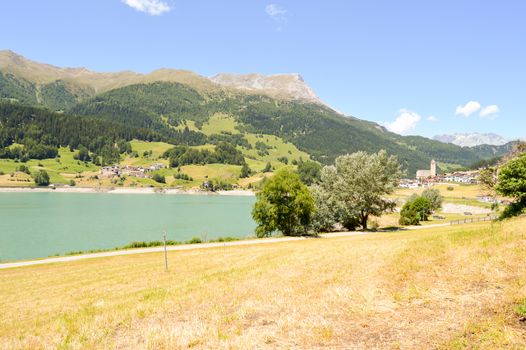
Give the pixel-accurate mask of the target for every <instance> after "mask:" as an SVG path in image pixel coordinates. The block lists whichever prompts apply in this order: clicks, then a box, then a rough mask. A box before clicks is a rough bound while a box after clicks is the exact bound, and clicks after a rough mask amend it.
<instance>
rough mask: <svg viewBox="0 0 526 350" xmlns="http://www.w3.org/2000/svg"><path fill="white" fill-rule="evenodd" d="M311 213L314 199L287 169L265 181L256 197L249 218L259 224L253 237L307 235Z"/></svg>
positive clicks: (295, 174)
mask: <svg viewBox="0 0 526 350" xmlns="http://www.w3.org/2000/svg"><path fill="white" fill-rule="evenodd" d="M313 212H314V199H313V197H312V195H311V193H310V192H309V189H308V188H307V186H305V185H304V184H303V183H302V182H301V181H300V178H299V176H298V174H297V173H295V172H293V171H291V170H290V169H288V168H283V169H281V170H279V171H278V172H277V173H276V174H275V175H274V176H273V177H271V178H270V179H268V180H267V181H266V182H265V183H264V184H263V187H262V189H261V191H260V192H259V193H258V194H257V201H256V204H255V205H254V209H253V210H252V216H253V218H254V220H255V221H256V222H257V223H258V227H257V228H256V235H257V236H258V237H265V236H269V235H271V234H272V233H273V232H275V231H279V232H281V233H282V234H283V235H285V236H297V235H301V234H305V233H307V230H308V227H309V225H310V223H311V218H312V213H313Z"/></svg>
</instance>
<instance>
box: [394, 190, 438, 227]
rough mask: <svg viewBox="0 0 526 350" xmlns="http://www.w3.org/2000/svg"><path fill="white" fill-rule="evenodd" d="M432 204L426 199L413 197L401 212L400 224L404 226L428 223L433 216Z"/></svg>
mask: <svg viewBox="0 0 526 350" xmlns="http://www.w3.org/2000/svg"><path fill="white" fill-rule="evenodd" d="M431 206H432V204H431V202H430V200H429V199H427V198H424V197H418V196H416V197H411V198H409V200H408V201H407V202H406V203H405V204H404V206H403V207H402V210H401V211H400V219H399V220H398V223H399V224H400V225H402V226H408V225H418V224H419V223H420V221H427V220H428V216H429V215H431V212H432V210H431Z"/></svg>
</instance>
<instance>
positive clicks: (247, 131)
mask: <svg viewBox="0 0 526 350" xmlns="http://www.w3.org/2000/svg"><path fill="white" fill-rule="evenodd" d="M284 78H287V77H284ZM257 79H266V78H264V77H260V76H258V77H257ZM274 79H276V78H274ZM280 79H281V78H280ZM280 79H278V80H268V81H267V83H268V82H269V81H270V82H271V83H272V85H271V86H272V94H270V93H269V92H268V89H260V90H258V89H256V88H253V86H254V84H251V85H250V86H249V87H250V89H247V87H246V86H240V87H239V88H237V87H236V86H237V85H236V84H231V83H229V84H224V82H223V84H220V83H217V82H216V81H214V80H212V79H208V78H206V77H202V76H199V75H197V74H195V73H192V72H188V71H175V70H168V69H164V70H158V71H155V72H152V73H150V74H146V75H142V74H138V73H134V72H118V73H96V72H92V71H89V70H86V69H84V68H59V67H54V66H50V65H44V64H40V63H38V62H34V61H30V60H27V59H25V58H23V57H22V56H19V55H16V54H15V53H13V52H10V51H1V52H0V100H4V101H5V100H9V101H15V102H18V103H20V104H23V105H28V106H40V107H45V108H48V109H50V110H52V111H61V112H65V113H66V114H68V115H77V116H82V117H88V120H89V123H92V124H90V125H95V124H96V121H95V120H104V121H106V122H112V123H117V124H112V125H119V127H117V129H121V127H120V126H123V127H124V126H125V128H124V130H130V129H133V130H141V131H140V132H139V134H141V135H140V136H141V137H139V138H138V139H140V140H150V139H153V140H163V141H166V142H169V143H171V144H174V145H178V144H184V145H190V146H205V145H207V144H217V143H218V142H229V143H232V144H233V145H236V146H237V147H247V148H248V144H247V141H246V137H248V135H274V136H276V137H278V138H280V139H281V140H283V142H286V143H291V144H293V145H294V146H295V147H297V148H298V149H299V150H300V151H303V152H305V153H307V154H308V155H310V157H311V158H312V159H313V160H315V161H317V162H320V163H322V164H331V163H333V162H334V160H335V159H336V158H337V157H338V156H340V155H344V154H351V153H354V152H357V151H366V152H369V153H374V152H379V151H380V150H386V151H387V152H388V153H389V154H392V155H396V156H397V157H398V159H399V161H400V163H401V165H402V168H403V169H404V170H405V171H406V176H410V177H412V175H413V174H414V172H415V171H416V170H417V169H425V168H427V167H428V164H429V161H430V159H436V160H437V161H438V164H439V168H440V167H441V166H442V167H444V168H445V167H446V166H457V167H467V166H469V165H471V164H474V163H477V162H484V161H485V160H487V159H490V158H495V157H499V156H501V155H503V154H505V153H506V152H507V151H509V150H510V148H511V146H512V144H506V145H503V146H487V145H481V146H477V147H459V146H456V145H453V144H445V143H442V142H439V141H434V140H431V139H427V138H424V137H420V136H400V135H398V134H394V133H391V132H389V131H387V130H386V129H385V128H383V127H382V126H380V125H378V124H376V123H373V122H368V121H363V120H360V119H358V118H355V117H351V116H344V115H342V114H340V113H338V112H336V111H334V110H333V109H331V108H330V107H328V106H326V105H324V104H322V103H321V102H319V101H317V100H316V99H311V100H306V99H304V98H299V97H298V98H296V97H295V95H290V94H288V95H287V94H285V93H283V94H281V93H280V87H279V81H280ZM216 80H217V79H216ZM223 80H224V79H223ZM231 80H234V81H235V77H232V76H229V81H231ZM284 81H287V80H286V79H285V80H284ZM289 83H290V82H289ZM276 84H278V85H276ZM287 84H288V83H287ZM287 84H285V85H284V88H285V87H286V86H288V85H287ZM294 84H296V86H297V87H298V89H299V90H301V89H302V88H304V90H305V91H307V88H308V86H306V84H305V83H304V82H303V81H302V80H301V79H299V78H298V79H296V80H295V81H294ZM302 84H305V86H302ZM256 85H257V84H256ZM308 91H311V90H308ZM10 108H12V107H10ZM39 113H40V114H42V113H44V112H43V111H41V112H39ZM218 113H220V114H222V115H226V116H228V117H230V118H231V119H232V120H233V123H234V124H235V130H234V131H235V133H237V134H239V135H233V134H228V133H224V132H222V131H220V132H216V133H212V134H211V133H207V132H205V131H204V130H202V126H203V125H204V124H206V123H207V122H209V121H210V120H211V118H212V117H213V116H214V115H217V114H218ZM56 118H58V119H60V117H59V116H58V115H57V116H56ZM73 120H74V118H66V119H65V120H64V122H67V123H70V122H71V123H74V125H77V124H75V123H76V122H73ZM55 131H56V130H52V131H50V132H51V135H52V136H53V137H55V138H56V137H57V135H54V134H53V133H54V132H55ZM9 132H12V131H9ZM4 133H5V132H4ZM61 137H62V136H61ZM244 139H245V140H244ZM86 142H87V141H83V143H82V145H84V143H86ZM90 142H91V141H90ZM261 142H262V141H261ZM84 146H86V147H87V145H84ZM267 146H269V145H267ZM73 147H75V146H73ZM269 147H270V146H269ZM88 148H89V147H88ZM98 151H100V149H99V150H98ZM259 151H260V152H261V153H264V151H261V150H259ZM259 156H261V155H259ZM288 156H289V154H280V155H279V158H280V159H282V160H283V161H285V158H286V157H288Z"/></svg>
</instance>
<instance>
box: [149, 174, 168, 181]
mask: <svg viewBox="0 0 526 350" xmlns="http://www.w3.org/2000/svg"><path fill="white" fill-rule="evenodd" d="M152 180H153V181H155V182H158V183H161V184H164V183H166V178H165V177H164V175H161V174H159V173H155V174H153V175H152Z"/></svg>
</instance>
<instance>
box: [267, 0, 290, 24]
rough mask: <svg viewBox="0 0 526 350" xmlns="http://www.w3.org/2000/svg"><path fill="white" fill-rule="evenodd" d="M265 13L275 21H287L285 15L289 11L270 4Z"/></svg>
mask: <svg viewBox="0 0 526 350" xmlns="http://www.w3.org/2000/svg"><path fill="white" fill-rule="evenodd" d="M265 12H266V13H267V15H269V16H270V17H272V18H274V19H281V20H284V19H285V15H286V14H287V10H285V9H284V8H283V7H280V6H278V5H276V4H268V5H267V6H266V7H265Z"/></svg>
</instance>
